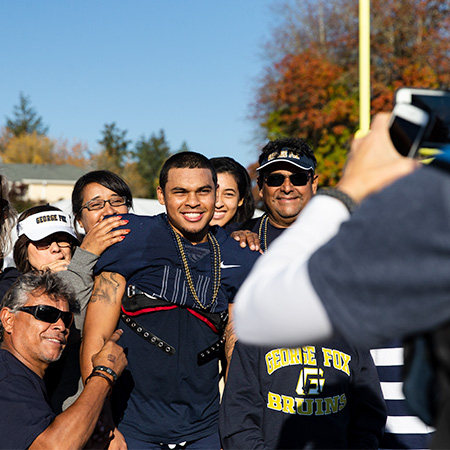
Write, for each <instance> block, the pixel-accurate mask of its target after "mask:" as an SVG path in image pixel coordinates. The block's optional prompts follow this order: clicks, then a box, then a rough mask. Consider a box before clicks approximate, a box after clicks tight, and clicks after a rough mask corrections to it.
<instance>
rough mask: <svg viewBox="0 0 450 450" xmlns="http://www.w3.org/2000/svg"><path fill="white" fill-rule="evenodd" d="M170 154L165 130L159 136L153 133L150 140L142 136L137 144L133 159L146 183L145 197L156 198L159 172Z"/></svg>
mask: <svg viewBox="0 0 450 450" xmlns="http://www.w3.org/2000/svg"><path fill="white" fill-rule="evenodd" d="M184 144H185V143H184ZM185 146H186V144H185ZM186 147H187V146H186ZM170 154H171V151H170V147H169V144H168V143H167V141H166V136H165V134H164V130H160V131H159V134H154V133H152V134H151V136H150V137H149V138H145V137H144V136H142V137H141V138H140V139H139V141H138V142H136V145H135V149H134V151H133V157H134V158H135V159H136V169H137V172H138V173H139V175H140V176H141V178H142V180H144V181H145V194H144V197H147V198H156V188H157V187H158V183H159V172H160V170H161V167H162V165H163V164H164V161H165V160H166V159H167V158H168V157H169V156H170Z"/></svg>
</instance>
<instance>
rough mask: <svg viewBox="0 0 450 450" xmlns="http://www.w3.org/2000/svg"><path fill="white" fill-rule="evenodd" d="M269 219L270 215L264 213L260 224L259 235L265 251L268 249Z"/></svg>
mask: <svg viewBox="0 0 450 450" xmlns="http://www.w3.org/2000/svg"><path fill="white" fill-rule="evenodd" d="M268 221H269V216H268V215H267V214H264V215H263V216H262V219H261V223H260V224H259V229H258V237H259V242H260V244H261V250H262V251H263V252H264V253H265V252H266V250H267V222H268Z"/></svg>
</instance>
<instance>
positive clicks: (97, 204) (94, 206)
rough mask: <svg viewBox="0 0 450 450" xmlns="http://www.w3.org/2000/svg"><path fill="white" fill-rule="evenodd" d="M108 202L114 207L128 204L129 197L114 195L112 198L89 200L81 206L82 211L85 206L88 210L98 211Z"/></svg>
mask: <svg viewBox="0 0 450 450" xmlns="http://www.w3.org/2000/svg"><path fill="white" fill-rule="evenodd" d="M107 203H109V204H110V205H111V206H112V207H113V208H114V207H116V206H123V205H126V204H127V199H126V198H125V197H114V198H110V199H109V200H102V199H100V198H99V199H94V200H89V201H88V202H87V203H86V204H84V205H83V206H82V207H81V209H80V211H81V210H82V209H84V208H87V209H88V211H98V210H99V209H103V208H104V207H105V205H106V204H107Z"/></svg>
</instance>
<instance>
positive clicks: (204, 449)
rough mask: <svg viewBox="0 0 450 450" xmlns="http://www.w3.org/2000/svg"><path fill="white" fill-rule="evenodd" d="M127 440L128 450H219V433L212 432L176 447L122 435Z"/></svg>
mask: <svg viewBox="0 0 450 450" xmlns="http://www.w3.org/2000/svg"><path fill="white" fill-rule="evenodd" d="M124 437H125V440H126V441H127V445H128V449H129V450H169V449H171V448H174V449H176V450H182V449H186V450H220V449H221V445H220V439H219V433H214V434H212V435H211V436H207V437H204V438H200V439H197V440H195V441H189V442H186V444H185V445H180V444H177V445H176V447H172V445H171V446H170V447H169V445H168V444H157V443H155V442H144V441H139V440H138V439H133V438H130V437H128V436H124Z"/></svg>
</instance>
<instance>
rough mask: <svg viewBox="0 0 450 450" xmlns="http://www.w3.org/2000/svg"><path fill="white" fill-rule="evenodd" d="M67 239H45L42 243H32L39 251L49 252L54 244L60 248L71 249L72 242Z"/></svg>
mask: <svg viewBox="0 0 450 450" xmlns="http://www.w3.org/2000/svg"><path fill="white" fill-rule="evenodd" d="M66 239H67V238H59V239H57V238H45V239H41V240H40V241H35V242H33V241H31V243H32V244H33V245H34V246H35V247H36V248H37V249H38V250H47V249H49V248H50V246H51V245H52V244H53V242H54V243H55V244H56V245H57V246H58V247H59V248H71V247H72V242H71V241H67V240H66Z"/></svg>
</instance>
